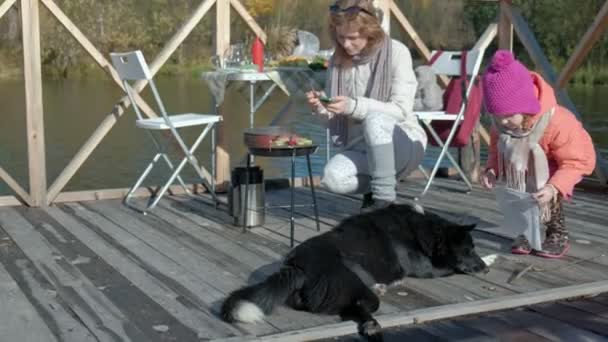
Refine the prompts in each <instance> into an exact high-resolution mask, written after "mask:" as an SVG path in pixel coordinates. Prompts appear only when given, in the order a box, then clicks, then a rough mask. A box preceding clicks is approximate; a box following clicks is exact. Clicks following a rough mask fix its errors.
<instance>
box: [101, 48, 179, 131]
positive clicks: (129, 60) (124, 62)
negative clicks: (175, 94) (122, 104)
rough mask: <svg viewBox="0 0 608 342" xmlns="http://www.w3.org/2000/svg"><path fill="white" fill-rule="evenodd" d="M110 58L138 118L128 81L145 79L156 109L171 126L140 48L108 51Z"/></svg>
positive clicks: (138, 113) (137, 109) (141, 117)
mask: <svg viewBox="0 0 608 342" xmlns="http://www.w3.org/2000/svg"><path fill="white" fill-rule="evenodd" d="M110 58H111V59H112V64H113V65H114V69H116V72H118V76H119V77H120V79H121V80H122V82H123V85H124V87H125V91H126V92H127V95H128V96H129V99H130V100H131V104H132V105H133V109H134V110H135V114H136V115H137V117H138V118H139V119H140V120H141V119H143V116H142V115H141V112H140V109H139V107H138V106H137V102H136V101H135V96H134V95H135V94H134V91H133V88H132V87H131V85H130V84H129V81H139V80H147V81H148V82H149V84H150V89H151V90H152V94H153V95H154V99H155V100H156V104H157V105H158V109H159V110H160V112H161V114H162V116H163V118H164V119H165V121H166V122H167V124H169V125H170V126H172V124H171V123H170V122H169V118H168V117H167V111H166V110H165V105H164V104H163V102H162V100H161V98H160V95H159V94H158V90H157V89H156V85H155V84H154V80H153V79H152V72H150V68H149V67H148V64H147V63H146V59H145V58H144V54H143V53H142V52H141V51H140V50H136V51H130V52H112V53H110Z"/></svg>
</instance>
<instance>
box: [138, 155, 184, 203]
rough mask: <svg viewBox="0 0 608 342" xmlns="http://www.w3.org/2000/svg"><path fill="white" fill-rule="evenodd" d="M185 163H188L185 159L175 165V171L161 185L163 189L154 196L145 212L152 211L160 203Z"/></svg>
mask: <svg viewBox="0 0 608 342" xmlns="http://www.w3.org/2000/svg"><path fill="white" fill-rule="evenodd" d="M187 161H188V158H187V157H184V158H182V160H181V162H180V163H179V164H178V165H177V168H175V170H174V171H173V173H172V174H171V176H170V177H169V179H168V180H167V182H165V185H163V187H162V188H161V189H160V191H159V192H158V193H157V194H156V196H155V198H154V200H153V201H152V203H151V204H150V205H149V206H148V208H146V211H148V210H151V209H154V207H156V205H157V204H158V202H159V201H160V199H161V198H162V197H163V195H164V194H165V192H167V190H168V189H169V187H170V186H171V184H173V181H174V180H175V178H176V177H177V176H178V175H179V173H180V172H181V171H182V169H183V168H184V166H185V165H186V162H187Z"/></svg>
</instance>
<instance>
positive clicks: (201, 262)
mask: <svg viewBox="0 0 608 342" xmlns="http://www.w3.org/2000/svg"><path fill="white" fill-rule="evenodd" d="M70 206H72V207H74V206H75V205H73V204H72V205H70ZM86 208H87V209H88V210H87V212H86V213H85V215H86V216H87V219H88V220H91V219H94V218H95V215H96V216H98V218H97V220H100V219H101V221H102V222H105V223H104V225H107V226H111V227H112V230H113V232H112V233H113V234H114V235H116V234H120V235H124V232H122V231H124V230H127V229H128V232H129V233H128V235H131V237H130V240H131V241H133V240H134V239H136V242H132V243H133V244H135V243H137V244H139V245H141V247H140V248H139V250H138V257H139V258H141V259H142V260H155V264H154V267H157V268H159V269H161V267H162V269H163V270H165V272H167V273H166V274H167V276H169V277H173V278H175V277H176V273H181V274H183V275H184V277H185V279H181V277H180V281H182V282H183V286H184V287H186V288H188V289H189V290H190V292H191V293H197V294H198V296H199V297H200V298H201V299H200V300H202V301H204V302H205V303H207V304H208V305H209V306H212V305H213V307H214V310H217V309H218V308H217V306H218V305H220V303H221V301H222V300H223V299H224V298H225V296H226V295H227V294H228V293H229V292H231V291H233V290H235V289H237V288H238V287H240V286H242V285H243V283H246V282H247V280H248V277H249V275H250V273H251V270H247V269H245V267H241V270H240V271H239V272H238V273H236V274H233V273H230V272H228V271H226V270H224V269H223V268H222V266H221V265H218V264H215V263H214V262H212V261H211V260H209V259H208V258H207V257H206V256H205V251H204V250H193V248H192V246H185V245H183V244H182V242H183V241H174V240H172V239H170V237H169V236H167V234H166V233H165V232H161V231H158V230H157V229H155V228H154V227H151V226H149V225H147V224H145V223H144V222H141V221H139V220H138V219H136V218H135V217H133V216H131V215H129V214H126V213H124V212H118V211H114V210H113V208H112V207H111V206H109V205H108V203H106V202H105V201H99V202H96V203H95V205H94V206H89V205H86ZM89 210H91V211H89ZM81 212H82V210H78V211H77V213H81ZM95 213H97V214H95ZM133 213H134V214H136V215H137V216H138V217H139V216H140V215H141V214H139V213H136V212H133ZM99 216H101V217H99ZM105 228H106V227H104V229H105ZM128 235H127V236H128ZM125 238H126V237H125ZM130 248H131V249H132V248H133V247H130ZM151 258H153V259H151ZM163 259H164V260H163ZM159 262H162V264H161V265H158V263H159ZM167 263H169V264H173V266H172V267H171V268H167V266H166V264H167ZM176 265H179V266H176ZM178 270H179V271H178ZM194 279H196V280H194ZM201 288H202V289H203V290H204V291H206V292H207V293H205V294H203V293H200V290H199V289H201ZM285 324H286V325H289V324H298V323H297V322H296V321H294V320H293V319H292V320H291V321H287V322H285ZM277 326H280V325H277ZM239 327H241V328H242V329H245V330H246V331H247V332H248V333H253V334H256V335H257V334H267V333H269V332H273V331H276V328H274V327H273V326H272V325H269V324H258V325H243V326H239Z"/></svg>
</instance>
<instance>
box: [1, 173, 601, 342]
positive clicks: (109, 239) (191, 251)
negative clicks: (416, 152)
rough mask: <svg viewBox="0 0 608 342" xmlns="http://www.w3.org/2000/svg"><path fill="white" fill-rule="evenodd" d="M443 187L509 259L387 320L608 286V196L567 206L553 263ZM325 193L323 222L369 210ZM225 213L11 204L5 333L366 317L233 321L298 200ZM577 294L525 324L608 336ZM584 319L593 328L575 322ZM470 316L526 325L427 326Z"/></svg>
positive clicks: (270, 261) (450, 185)
mask: <svg viewBox="0 0 608 342" xmlns="http://www.w3.org/2000/svg"><path fill="white" fill-rule="evenodd" d="M438 184H439V185H438V186H435V187H434V188H433V190H432V191H431V192H430V193H429V194H428V195H427V197H426V198H425V200H424V204H425V208H426V209H427V210H429V209H430V210H434V211H437V212H439V213H442V214H445V215H447V216H450V217H453V218H455V219H458V220H467V221H469V220H476V221H478V222H479V225H478V229H477V231H476V232H475V238H476V243H477V246H478V248H479V251H480V254H482V255H487V254H494V253H498V254H499V258H498V259H497V262H496V263H495V264H494V265H493V266H492V268H491V271H490V272H489V273H488V274H486V275H479V276H476V277H472V276H464V275H456V276H452V277H448V278H441V279H431V280H421V279H407V281H406V282H405V284H404V286H403V288H401V289H395V290H393V291H390V292H389V293H387V294H386V295H385V296H384V297H383V298H382V305H381V308H380V310H379V313H378V317H379V320H380V323H381V324H383V325H384V326H387V327H389V326H401V325H403V324H410V323H418V324H420V323H423V322H426V321H431V320H435V319H440V318H452V317H455V316H459V315H463V314H474V313H478V312H483V311H489V310H496V309H497V308H498V309H500V308H510V307H515V306H521V305H526V304H534V303H542V302H545V301H554V300H556V299H560V298H564V297H567V296H580V295H587V294H592V293H599V292H607V291H608V282H605V280H606V279H607V278H608V276H607V274H608V256H606V254H607V253H608V231H607V230H606V226H607V224H606V223H608V218H607V217H606V216H607V211H606V203H607V202H606V200H607V199H608V196H607V195H605V194H593V193H585V192H581V191H579V192H578V193H577V197H576V200H575V201H574V202H572V203H568V204H566V217H567V223H568V225H569V228H570V230H571V240H572V248H571V252H570V254H569V256H568V257H566V258H564V259H563V260H546V259H541V258H537V257H532V256H523V257H522V256H513V255H510V254H509V253H508V250H509V244H510V241H509V240H508V239H506V238H505V237H503V236H501V235H500V233H499V232H498V231H497V228H496V226H497V223H498V222H499V220H500V214H499V212H498V211H497V209H496V205H495V203H494V201H493V199H492V196H491V194H490V193H486V192H483V191H481V190H479V189H476V190H475V191H474V192H473V193H472V194H468V195H467V194H464V193H462V192H460V191H459V189H462V186H461V184H460V183H459V182H455V181H448V180H439V181H438ZM400 189H401V190H400V196H401V197H402V199H403V200H409V199H411V198H412V197H413V196H414V195H415V194H417V193H418V192H419V191H420V189H421V184H420V183H419V182H418V181H415V180H411V181H408V182H406V183H402V184H401V185H400ZM267 197H268V199H269V201H268V202H270V203H274V204H278V203H280V204H286V203H288V192H287V190H286V189H277V190H269V191H268V192H267ZM309 198H310V197H309V191H308V189H306V188H300V189H298V190H297V199H298V200H299V201H302V202H304V201H309ZM318 199H319V206H320V215H321V221H322V230H327V229H329V228H331V227H332V226H334V225H335V224H336V223H337V222H338V221H339V220H341V219H342V218H344V217H347V216H349V215H351V214H352V213H355V212H358V209H359V205H360V202H359V200H358V199H356V198H349V197H343V196H337V195H334V194H330V193H327V192H323V191H319V193H318ZM140 202H141V203H142V204H143V200H140ZM220 209H221V210H220V211H216V210H214V209H213V207H212V206H210V205H208V202H207V201H206V200H205V199H200V198H198V199H193V198H190V197H185V196H174V197H167V198H165V199H163V200H162V201H161V202H160V204H159V207H158V208H156V209H155V210H154V211H153V213H152V214H150V215H147V216H143V215H141V214H139V213H137V212H136V211H133V210H131V209H129V208H126V207H124V206H123V205H122V204H121V202H120V201H119V200H102V201H93V202H80V203H67V204H60V205H57V206H53V207H50V208H46V209H32V208H27V207H5V208H0V261H1V264H0V298H1V299H2V302H3V303H4V307H5V310H3V311H2V314H0V315H1V318H2V319H0V333H1V335H0V336H2V337H1V338H0V340H3V341H4V340H6V341H78V342H81V341H198V340H210V339H211V340H213V339H228V340H241V339H251V338H253V336H258V338H257V339H258V340H262V339H266V340H276V341H288V340H291V341H301V340H305V339H308V340H310V339H315V338H317V339H320V338H328V337H332V336H339V335H347V334H350V333H353V332H354V331H355V327H354V324H352V323H351V322H339V320H338V318H337V317H333V316H317V315H311V314H307V313H302V312H295V311H292V310H289V309H286V308H280V309H278V310H277V311H276V312H275V313H274V314H273V315H272V316H270V317H268V318H267V320H266V321H265V322H264V323H263V324H258V325H236V326H232V325H228V324H225V323H223V322H222V321H220V320H219V319H218V318H217V310H218V307H219V305H220V303H221V300H222V299H223V298H224V296H225V295H226V294H227V293H228V292H230V291H232V290H234V289H235V288H237V287H240V286H242V285H243V284H246V283H250V282H257V281H260V280H261V279H263V278H264V277H265V276H266V275H267V274H269V273H270V272H272V271H274V270H276V269H277V266H278V261H279V260H280V259H281V257H282V256H283V255H284V254H285V253H286V252H287V251H288V250H289V247H288V244H289V220H288V211H287V210H286V209H273V210H271V211H269V212H268V213H267V216H266V224H265V225H264V226H263V227H257V228H253V229H251V231H250V232H248V233H246V234H243V233H241V231H240V228H236V227H234V226H232V225H231V221H232V219H231V217H230V216H229V215H228V214H227V213H226V210H225V207H221V208H220ZM298 212H299V214H300V216H299V217H298V219H297V223H298V225H297V226H296V240H297V241H302V240H304V239H306V238H308V237H311V236H313V235H315V234H317V232H316V230H315V225H314V220H313V219H312V218H311V217H312V210H311V209H308V208H299V209H298ZM530 265H532V266H531V267H530ZM526 268H527V269H528V271H527V272H526V273H525V274H523V275H522V276H521V277H518V278H517V277H516V275H517V274H518V273H519V272H520V271H521V270H523V269H526ZM564 292H567V293H566V294H564ZM575 303H577V302H572V303H570V302H569V303H559V304H551V305H553V306H555V305H557V308H556V309H548V308H549V306H547V305H549V304H543V305H544V307H545V308H547V309H545V310H535V311H533V312H532V311H530V312H526V313H525V314H522V315H521V316H520V315H519V314H517V315H516V314H512V315H511V316H513V317H514V318H513V320H515V319H516V318H517V319H518V320H519V321H518V322H520V323H521V324H525V323H526V319H527V318H529V319H530V320H532V319H536V318H537V317H539V316H541V317H544V318H543V319H544V321H545V322H548V323H547V324H549V323H550V324H553V325H556V324H558V323H559V322H568V323H572V324H573V325H572V328H573V329H578V330H576V331H580V332H581V335H579V336H592V337H597V340H601V339H602V338H601V336H608V300H607V299H606V297H605V296H599V297H597V298H596V299H594V300H592V304H585V305H582V304H581V305H577V304H575ZM455 304H456V305H455ZM13 305H14V306H13ZM543 305H541V307H543ZM554 312H559V315H558V314H557V313H554ZM507 314H508V313H505V315H507ZM584 319H588V324H586V325H585V324H583V325H578V326H575V324H574V323H573V322H580V321H581V320H584ZM577 320H578V321H577ZM503 321H504V320H503ZM462 322H468V323H467V324H469V325H476V326H477V327H478V328H477V330H479V329H481V330H482V331H486V330H488V329H490V328H488V327H489V326H496V327H497V328H496V329H497V331H498V330H499V328H500V329H503V330H501V331H505V330H504V329H507V328H505V326H507V327H509V326H512V325H513V326H515V327H516V325H514V324H511V323H509V324H507V323H505V324H499V323H500V322H502V321H501V319H500V317H498V316H495V315H491V316H484V318H482V319H481V321H478V320H470V321H461V320H459V321H458V322H457V323H453V321H450V322H447V323H437V324H440V326H439V327H438V328H430V327H434V326H435V325H432V324H431V325H428V326H425V327H427V328H428V329H430V330H431V331H447V330H445V329H446V328H445V327H446V325H447V326H448V327H449V326H452V325H454V324H456V325H457V326H458V327H462V326H463V324H464V323H462ZM480 322H482V323H480ZM513 322H514V321H513ZM539 322H542V320H540V319H539ZM503 323H504V322H503ZM492 324H494V325H492ZM521 324H520V325H521ZM464 325H466V324H464ZM568 326H569V325H568ZM480 327H481V328H480ZM482 328H483V329H486V330H483V329H482ZM528 328H530V327H528ZM537 328H538V329H541V327H537ZM433 329H434V330H433ZM437 329H439V330H437ZM442 329H443V330H442ZM542 329H545V330H546V329H547V327H546V326H545V327H544V328H542ZM548 329H549V330H551V328H548ZM528 330H529V329H528ZM560 331H561V334H562V335H560ZM528 332H529V331H528ZM583 332H584V334H583ZM427 333H428V331H427ZM571 333H572V331H566V330H564V329H562V330H559V331H554V335H553V337H551V336H549V335H548V334H544V335H543V334H537V333H533V332H531V334H536V335H538V336H541V337H542V338H544V339H545V340H552V341H557V340H560V339H561V338H562V337H563V336H570V335H567V334H571ZM485 334H486V335H487V334H488V333H487V331H486V333H485ZM585 334H586V335H585ZM431 335H433V334H431ZM435 335H436V337H437V336H438V333H436V334H435ZM524 335H525V334H524ZM524 335H521V336H524ZM536 335H535V336H536ZM395 336H396V335H395ZM404 336H405V335H404ZM412 336H413V335H412ZM454 336H457V335H454ZM458 336H459V335H458ZM463 336H464V335H463ZM490 336H492V335H490ZM509 336H511V335H509ZM513 336H520V335H516V334H513ZM524 337H525V336H524ZM542 338H540V339H539V340H543V339H542ZM567 340H569V341H570V340H572V341H574V340H573V339H567ZM588 340H589V339H588ZM591 340H593V339H591Z"/></svg>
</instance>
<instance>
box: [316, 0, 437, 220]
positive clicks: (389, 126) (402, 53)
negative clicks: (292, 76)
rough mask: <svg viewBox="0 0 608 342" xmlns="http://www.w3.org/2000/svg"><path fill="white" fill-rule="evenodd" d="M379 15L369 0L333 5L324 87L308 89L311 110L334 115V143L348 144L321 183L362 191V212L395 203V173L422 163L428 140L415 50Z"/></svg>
mask: <svg viewBox="0 0 608 342" xmlns="http://www.w3.org/2000/svg"><path fill="white" fill-rule="evenodd" d="M379 16H381V14H380V15H378V11H377V10H376V8H375V7H374V5H373V1H372V0H338V1H336V2H335V4H334V5H332V6H330V20H329V25H330V34H331V37H332V40H333V41H334V45H335V53H334V55H333V57H332V59H331V61H330V66H329V69H328V80H327V87H326V90H325V92H319V91H310V92H308V93H307V94H306V95H307V98H308V103H309V104H310V106H311V107H312V109H313V111H314V112H316V113H317V114H319V115H325V116H327V117H328V118H329V125H330V131H331V135H332V141H333V143H334V145H336V146H340V147H342V148H343V150H342V151H341V152H340V153H338V154H337V155H335V156H334V157H333V158H332V159H331V160H330V161H329V162H328V164H327V165H326V166H325V170H324V175H323V184H324V185H325V186H326V187H328V188H329V189H330V190H331V191H333V192H336V193H341V194H350V193H364V194H365V196H364V201H363V205H362V209H363V210H365V211H367V210H373V209H378V208H381V207H385V206H387V205H389V204H390V203H392V202H394V201H395V199H396V183H397V177H398V176H400V175H403V174H407V173H410V172H411V171H413V170H414V169H415V168H416V167H418V165H419V164H420V163H421V161H422V158H423V156H424V150H425V148H426V143H427V137H426V133H425V132H424V130H423V129H422V127H421V126H420V124H419V123H418V120H417V119H416V117H415V115H414V113H413V105H414V95H415V93H416V86H417V82H416V77H415V75H414V72H413V69H412V58H411V55H410V52H409V50H408V49H407V48H406V47H405V46H404V45H403V44H402V43H400V42H398V41H395V40H391V39H390V37H388V36H387V35H386V33H385V32H384V31H383V30H382V27H381V26H380V19H379ZM326 95H327V96H329V99H327V98H326V97H327V96H326Z"/></svg>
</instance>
